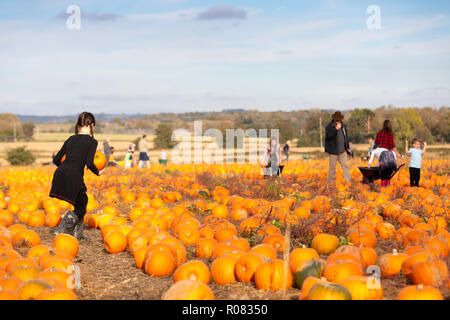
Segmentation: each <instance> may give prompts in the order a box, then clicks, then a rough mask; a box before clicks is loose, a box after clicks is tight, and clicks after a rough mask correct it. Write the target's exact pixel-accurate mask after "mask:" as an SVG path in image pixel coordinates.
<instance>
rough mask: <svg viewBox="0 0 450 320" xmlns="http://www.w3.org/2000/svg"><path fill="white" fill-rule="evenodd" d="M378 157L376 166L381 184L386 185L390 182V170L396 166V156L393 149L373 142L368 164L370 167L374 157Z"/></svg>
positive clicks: (392, 170)
mask: <svg viewBox="0 0 450 320" xmlns="http://www.w3.org/2000/svg"><path fill="white" fill-rule="evenodd" d="M375 157H377V158H378V167H379V169H380V178H381V186H382V187H387V186H388V185H389V184H390V182H391V181H390V177H391V175H392V172H394V170H395V169H396V168H397V157H396V155H395V152H394V151H393V150H388V149H386V148H382V147H380V146H378V145H377V144H375V146H374V150H373V151H372V154H371V155H370V159H369V164H368V166H369V167H370V166H371V165H372V163H373V160H374V158H375Z"/></svg>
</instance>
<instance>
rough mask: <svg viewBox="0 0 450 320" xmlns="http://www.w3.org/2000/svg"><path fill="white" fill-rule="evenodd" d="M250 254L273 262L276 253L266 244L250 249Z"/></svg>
mask: <svg viewBox="0 0 450 320" xmlns="http://www.w3.org/2000/svg"><path fill="white" fill-rule="evenodd" d="M250 252H254V253H259V254H260V255H262V256H263V257H265V258H266V259H269V260H275V259H276V258H277V252H276V250H275V248H274V247H273V246H271V245H268V244H264V243H263V244H259V245H256V246H254V247H253V248H251V249H250Z"/></svg>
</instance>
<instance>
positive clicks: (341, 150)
mask: <svg viewBox="0 0 450 320" xmlns="http://www.w3.org/2000/svg"><path fill="white" fill-rule="evenodd" d="M331 118H332V119H331V121H330V123H329V124H328V125H327V126H326V129H325V152H326V153H328V154H329V169H328V182H329V183H332V182H334V181H335V177H336V162H339V163H340V165H341V167H342V171H343V172H344V179H345V181H346V182H351V181H352V179H351V176H350V170H349V168H348V164H347V161H348V160H347V155H350V154H351V150H350V146H349V143H348V135H347V134H348V133H347V127H346V126H345V124H344V123H343V122H342V120H344V115H343V114H342V113H341V112H339V111H336V112H335V113H333V115H332V117H331Z"/></svg>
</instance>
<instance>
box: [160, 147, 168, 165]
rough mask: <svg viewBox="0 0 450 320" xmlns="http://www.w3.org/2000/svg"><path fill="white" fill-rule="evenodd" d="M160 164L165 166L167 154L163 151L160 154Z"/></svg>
mask: <svg viewBox="0 0 450 320" xmlns="http://www.w3.org/2000/svg"><path fill="white" fill-rule="evenodd" d="M161 163H162V164H163V165H166V164H167V152H165V151H164V150H163V151H162V152H161Z"/></svg>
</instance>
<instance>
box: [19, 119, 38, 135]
mask: <svg viewBox="0 0 450 320" xmlns="http://www.w3.org/2000/svg"><path fill="white" fill-rule="evenodd" d="M34 127H35V125H34V123H33V122H31V121H27V122H25V123H24V124H23V125H22V130H23V135H24V136H25V137H27V138H31V137H32V136H33V132H34Z"/></svg>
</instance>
